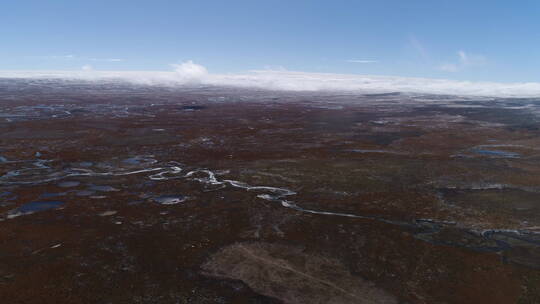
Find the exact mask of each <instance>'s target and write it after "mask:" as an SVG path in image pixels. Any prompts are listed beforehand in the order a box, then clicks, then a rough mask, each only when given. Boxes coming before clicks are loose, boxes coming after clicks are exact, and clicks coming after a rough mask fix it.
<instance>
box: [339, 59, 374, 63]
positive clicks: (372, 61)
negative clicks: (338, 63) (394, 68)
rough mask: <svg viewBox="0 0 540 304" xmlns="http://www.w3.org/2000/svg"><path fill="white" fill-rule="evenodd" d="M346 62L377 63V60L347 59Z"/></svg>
mask: <svg viewBox="0 0 540 304" xmlns="http://www.w3.org/2000/svg"><path fill="white" fill-rule="evenodd" d="M347 62H350V63H377V62H379V60H365V59H349V60H347Z"/></svg>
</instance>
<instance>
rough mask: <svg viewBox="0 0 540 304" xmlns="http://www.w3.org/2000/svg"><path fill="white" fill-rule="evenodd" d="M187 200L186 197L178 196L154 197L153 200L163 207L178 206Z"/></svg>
mask: <svg viewBox="0 0 540 304" xmlns="http://www.w3.org/2000/svg"><path fill="white" fill-rule="evenodd" d="M186 199H187V198H186V197H185V196H183V195H180V194H177V195H162V196H158V197H154V198H153V199H152V200H153V201H154V202H156V203H158V204H161V205H176V204H179V203H182V202H184V201H185V200H186Z"/></svg>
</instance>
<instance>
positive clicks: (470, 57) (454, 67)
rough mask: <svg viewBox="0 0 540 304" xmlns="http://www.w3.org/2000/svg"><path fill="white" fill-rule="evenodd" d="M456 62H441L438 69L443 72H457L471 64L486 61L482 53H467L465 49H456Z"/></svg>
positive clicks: (477, 64)
mask: <svg viewBox="0 0 540 304" xmlns="http://www.w3.org/2000/svg"><path fill="white" fill-rule="evenodd" d="M457 55H458V62H457V63H443V64H441V65H440V66H439V70H442V71H445V72H458V71H461V70H463V69H465V68H469V67H472V66H480V65H483V64H485V63H486V58H485V57H484V56H482V55H474V54H467V53H465V51H462V50H460V51H458V52H457Z"/></svg>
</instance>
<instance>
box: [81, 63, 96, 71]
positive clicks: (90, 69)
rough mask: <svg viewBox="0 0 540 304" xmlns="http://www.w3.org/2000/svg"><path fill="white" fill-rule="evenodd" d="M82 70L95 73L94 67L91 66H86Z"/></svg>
mask: <svg viewBox="0 0 540 304" xmlns="http://www.w3.org/2000/svg"><path fill="white" fill-rule="evenodd" d="M81 70H83V71H93V70H94V67H93V66H91V65H89V64H85V65H83V66H82V67H81Z"/></svg>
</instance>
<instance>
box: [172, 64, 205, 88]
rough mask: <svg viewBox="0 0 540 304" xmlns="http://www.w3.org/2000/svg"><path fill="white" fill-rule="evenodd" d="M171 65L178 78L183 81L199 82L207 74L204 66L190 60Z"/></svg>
mask: <svg viewBox="0 0 540 304" xmlns="http://www.w3.org/2000/svg"><path fill="white" fill-rule="evenodd" d="M171 66H172V67H173V68H174V71H175V72H176V76H177V77H178V79H179V80H180V81H181V82H184V83H200V82H202V81H203V79H205V78H207V76H208V71H207V70H206V68H205V67H204V66H202V65H199V64H196V63H193V61H191V60H189V61H186V62H183V63H180V64H172V65H171Z"/></svg>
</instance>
